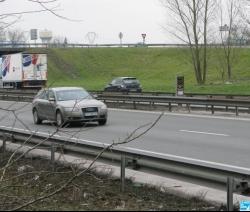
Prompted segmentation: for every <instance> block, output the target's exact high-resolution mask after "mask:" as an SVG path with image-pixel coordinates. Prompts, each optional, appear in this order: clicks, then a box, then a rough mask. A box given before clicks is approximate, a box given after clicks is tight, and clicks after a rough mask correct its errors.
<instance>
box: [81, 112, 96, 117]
mask: <svg viewBox="0 0 250 212" xmlns="http://www.w3.org/2000/svg"><path fill="white" fill-rule="evenodd" d="M84 116H97V112H87V113H85V114H84Z"/></svg>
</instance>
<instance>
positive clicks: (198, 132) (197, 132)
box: [180, 130, 230, 137]
mask: <svg viewBox="0 0 250 212" xmlns="http://www.w3.org/2000/svg"><path fill="white" fill-rule="evenodd" d="M180 132H187V133H196V134H204V135H216V136H224V137H228V136H230V135H227V134H220V133H211V132H200V131H192V130H180Z"/></svg>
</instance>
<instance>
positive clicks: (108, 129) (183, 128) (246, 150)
mask: <svg viewBox="0 0 250 212" xmlns="http://www.w3.org/2000/svg"><path fill="white" fill-rule="evenodd" d="M7 110H9V111H7ZM159 115H160V113H159V112H147V111H132V110H118V109H109V117H108V122H107V125H106V126H98V125H97V124H95V123H93V124H89V125H87V126H81V125H73V126H70V127H67V128H66V129H62V130H60V131H59V132H58V134H59V135H60V136H67V137H71V136H75V137H77V138H80V139H84V140H87V141H88V142H90V143H91V142H93V143H95V142H100V143H111V142H114V141H115V142H117V141H122V140H123V139H125V138H126V137H127V136H128V135H129V134H130V133H131V132H132V131H133V130H135V129H136V128H138V127H140V126H143V125H145V124H147V123H152V122H154V121H155V120H156V119H157V117H158V116H159ZM0 126H1V127H2V126H5V127H14V128H17V129H26V130H27V129H31V130H34V131H39V132H44V133H53V132H55V130H56V127H55V126H53V125H52V123H50V122H46V123H43V124H42V125H34V124H33V119H32V113H31V105H30V103H16V102H7V101H0ZM144 129H145V128H144ZM249 131H250V118H249V119H247V118H239V117H222V116H220V117H219V116H210V115H197V114H196V115H192V114H174V113H165V114H164V116H163V117H162V118H161V119H160V121H159V122H158V123H157V124H156V126H155V127H154V128H153V129H151V130H150V131H149V132H148V133H147V134H145V135H143V136H142V137H140V138H139V139H137V140H135V141H133V142H131V143H129V144H127V145H126V146H127V147H128V148H131V149H133V150H137V151H141V152H145V153H149V154H151V153H153V154H161V155H164V154H171V155H175V156H178V157H188V158H193V159H197V160H205V161H210V162H212V163H223V164H227V165H229V166H237V167H245V168H250V163H249V162H250V132H249ZM139 132H141V130H140V131H139ZM139 132H138V133H139Z"/></svg>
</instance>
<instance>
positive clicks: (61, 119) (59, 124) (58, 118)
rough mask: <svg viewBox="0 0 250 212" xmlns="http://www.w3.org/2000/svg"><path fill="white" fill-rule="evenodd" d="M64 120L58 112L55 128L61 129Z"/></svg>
mask: <svg viewBox="0 0 250 212" xmlns="http://www.w3.org/2000/svg"><path fill="white" fill-rule="evenodd" d="M63 124H64V119H63V116H62V113H61V112H60V111H57V112H56V126H58V127H63Z"/></svg>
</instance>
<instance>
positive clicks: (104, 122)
mask: <svg viewBox="0 0 250 212" xmlns="http://www.w3.org/2000/svg"><path fill="white" fill-rule="evenodd" d="M98 123H99V125H101V126H103V125H105V124H106V123H107V119H103V120H100V121H98Z"/></svg>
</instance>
